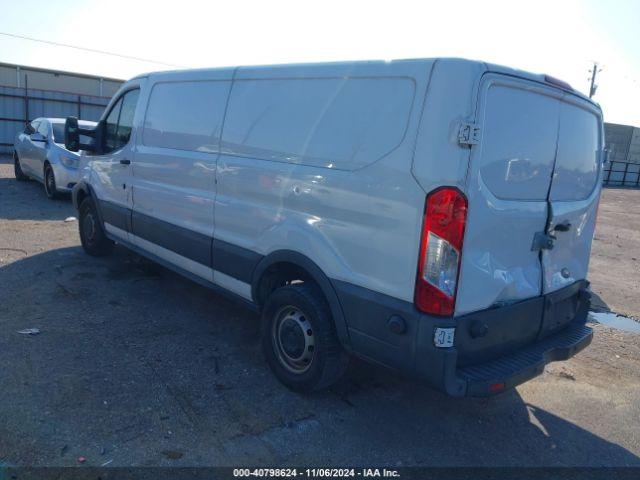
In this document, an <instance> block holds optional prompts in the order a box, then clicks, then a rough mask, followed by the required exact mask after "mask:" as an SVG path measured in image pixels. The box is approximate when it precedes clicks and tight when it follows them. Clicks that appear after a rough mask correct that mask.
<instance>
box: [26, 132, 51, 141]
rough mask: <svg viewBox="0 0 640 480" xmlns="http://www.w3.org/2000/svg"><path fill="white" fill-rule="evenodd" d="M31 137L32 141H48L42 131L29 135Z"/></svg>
mask: <svg viewBox="0 0 640 480" xmlns="http://www.w3.org/2000/svg"><path fill="white" fill-rule="evenodd" d="M29 138H30V139H31V141H32V142H41V143H47V137H45V136H44V135H42V134H41V133H40V132H35V133H32V134H31V135H29Z"/></svg>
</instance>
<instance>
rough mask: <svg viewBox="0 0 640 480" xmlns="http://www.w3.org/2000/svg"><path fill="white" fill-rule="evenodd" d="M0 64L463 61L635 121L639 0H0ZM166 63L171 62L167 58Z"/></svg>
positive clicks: (162, 66)
mask: <svg viewBox="0 0 640 480" xmlns="http://www.w3.org/2000/svg"><path fill="white" fill-rule="evenodd" d="M0 12H1V15H0V32H3V33H11V34H17V35H22V36H28V37H34V38H38V39H43V40H49V41H53V42H58V43H66V44H72V45H78V46H81V47H85V48H90V49H97V50H106V51H110V52H114V53H120V54H124V55H129V56H135V57H140V58H145V59H150V60H154V61H157V62H163V63H153V62H145V61H139V60H131V59H124V58H119V57H113V56H108V55H102V54H98V53H94V52H85V51H81V50H77V49H71V48H65V47H60V46H53V45H45V44H41V43H37V42H32V41H28V40H23V39H15V38H8V37H5V36H3V35H0V62H7V63H17V64H22V65H30V66H38V67H44V68H51V69H60V70H68V71H73V72H81V73H88V74H93V75H103V76H107V77H115V78H123V79H126V78H130V77H132V76H135V75H137V74H139V73H143V72H149V71H155V70H167V69H173V68H176V67H186V68H194V67H218V66H235V65H262V64H277V63H292V62H295V63H298V62H322V61H339V60H391V59H401V58H420V57H423V58H428V57H443V56H444V57H463V58H471V59H477V60H483V61H487V62H491V63H497V64H502V65H507V66H509V67H514V68H519V69H522V70H528V71H531V72H536V73H546V74H549V75H552V76H554V77H557V78H560V79H563V80H565V81H567V82H569V83H570V84H571V85H572V86H573V87H574V88H575V89H576V90H579V91H581V92H583V93H588V91H589V76H590V74H589V70H590V69H591V68H592V66H593V62H598V63H599V64H600V67H601V68H602V71H601V72H600V73H598V77H597V84H598V85H599V88H598V90H597V93H596V95H595V97H594V99H595V100H596V101H597V102H598V103H600V105H601V106H602V108H603V111H604V116H605V121H608V122H614V123H624V124H632V125H636V126H640V1H639V0H609V1H604V0H602V1H589V0H555V1H547V0H536V1H526V2H525V1H516V0H512V1H497V0H483V1H478V0H476V1H465V0H455V1H452V0H441V1H439V2H429V1H426V0H422V1H409V0H406V1H404V0H389V1H385V2H379V1H376V0H369V1H359V0H352V1H349V0H322V1H305V0H297V1H289V0H268V1H265V0H262V1H259V0H258V1H249V0H227V1H224V2H221V1H215V0H210V1H195V0H180V1H164V2H163V1H161V0H156V1H141V0H128V1H122V0H102V1H94V0H85V1H80V0H58V1H53V0H44V1H41V0H30V1H29V2H28V8H26V7H25V4H24V2H17V1H15V0H0ZM167 64H171V65H167Z"/></svg>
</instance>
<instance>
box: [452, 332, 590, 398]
mask: <svg viewBox="0 0 640 480" xmlns="http://www.w3.org/2000/svg"><path fill="white" fill-rule="evenodd" d="M592 338H593V330H592V329H591V328H589V327H587V326H586V325H584V323H575V324H570V325H569V326H567V327H566V328H565V329H563V330H562V331H560V332H558V333H556V334H555V335H552V336H550V337H547V338H545V339H544V340H542V341H540V342H537V343H534V344H532V345H529V346H527V347H523V348H522V349H520V350H518V351H516V352H514V353H512V354H509V355H505V356H504V357H500V358H498V359H495V360H491V361H488V362H486V363H482V364H479V365H473V366H468V367H464V368H460V369H457V370H456V376H457V377H458V378H459V379H460V380H462V381H464V382H466V396H472V397H486V396H491V395H495V394H498V393H501V392H503V391H504V390H508V389H510V388H513V387H515V386H517V385H520V384H521V383H523V382H526V381H527V380H530V379H531V378H533V377H535V376H537V375H540V374H541V373H542V372H543V371H544V367H545V365H546V364H547V363H550V362H555V361H558V360H567V359H568V358H570V357H572V356H573V355H575V354H576V353H578V352H579V351H580V350H582V349H583V348H585V347H586V346H587V345H589V344H590V343H591V340H592Z"/></svg>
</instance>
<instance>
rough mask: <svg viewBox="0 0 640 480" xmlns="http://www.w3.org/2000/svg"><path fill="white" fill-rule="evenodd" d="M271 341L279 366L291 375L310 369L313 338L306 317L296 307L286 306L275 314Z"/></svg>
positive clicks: (313, 353) (312, 356)
mask: <svg viewBox="0 0 640 480" xmlns="http://www.w3.org/2000/svg"><path fill="white" fill-rule="evenodd" d="M271 341H272V343H273V347H274V350H275V352H276V355H277V357H278V360H279V361H280V364H281V365H282V366H283V367H285V368H286V369H287V370H289V371H290V372H292V373H296V374H301V373H304V372H306V371H308V370H309V368H311V364H312V363H313V359H314V356H315V344H316V342H315V336H314V332H313V329H312V328H311V323H309V320H307V316H306V315H305V314H304V313H303V312H302V310H300V309H299V308H297V307H294V306H292V305H287V306H286V307H282V308H280V309H279V310H278V312H277V313H276V314H275V321H274V322H273V325H272V328H271Z"/></svg>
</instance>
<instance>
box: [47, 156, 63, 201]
mask: <svg viewBox="0 0 640 480" xmlns="http://www.w3.org/2000/svg"><path fill="white" fill-rule="evenodd" d="M44 192H45V193H46V194H47V197H48V198H50V199H51V200H53V199H56V198H58V197H59V195H60V194H59V192H58V187H56V176H55V174H54V173H53V167H51V165H49V164H47V165H46V166H45V167H44Z"/></svg>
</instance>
